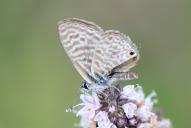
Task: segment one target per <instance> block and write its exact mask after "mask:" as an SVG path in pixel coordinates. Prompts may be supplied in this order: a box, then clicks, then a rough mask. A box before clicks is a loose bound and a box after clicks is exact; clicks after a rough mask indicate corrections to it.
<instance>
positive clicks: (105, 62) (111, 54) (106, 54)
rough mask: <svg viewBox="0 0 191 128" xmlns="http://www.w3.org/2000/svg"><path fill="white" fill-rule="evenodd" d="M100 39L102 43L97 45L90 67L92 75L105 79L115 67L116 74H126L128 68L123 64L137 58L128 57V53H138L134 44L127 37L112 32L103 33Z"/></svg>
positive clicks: (117, 32)
mask: <svg viewBox="0 0 191 128" xmlns="http://www.w3.org/2000/svg"><path fill="white" fill-rule="evenodd" d="M102 38H103V42H102V43H99V44H98V46H97V47H96V50H95V54H94V59H93V63H92V67H91V69H92V73H93V75H94V76H101V77H106V76H108V75H109V74H110V73H112V71H114V70H115V69H116V68H117V67H118V68H117V69H118V70H117V71H116V72H127V71H128V70H129V68H130V67H127V66H128V65H125V63H126V62H127V61H128V60H131V58H133V57H134V56H137V55H136V54H134V55H130V52H134V53H137V52H138V51H137V49H136V46H135V45H134V43H132V41H131V39H130V38H129V37H128V36H125V35H124V34H122V33H120V32H119V31H113V30H108V31H106V32H104V34H103V35H102ZM123 64H124V66H123ZM124 67H125V68H124Z"/></svg>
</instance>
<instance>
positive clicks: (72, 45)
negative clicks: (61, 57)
mask: <svg viewBox="0 0 191 128" xmlns="http://www.w3.org/2000/svg"><path fill="white" fill-rule="evenodd" d="M58 31H59V38H60V42H61V44H62V46H63V48H64V49H65V52H66V53H67V55H68V56H69V58H70V60H71V62H72V63H73V65H74V67H75V68H76V70H77V71H78V72H79V74H80V75H81V76H82V77H83V79H84V80H85V82H83V87H85V88H89V87H91V85H96V86H101V87H103V86H109V85H112V83H114V82H115V81H120V80H131V79H135V78H137V77H138V76H137V74H136V73H134V72H132V71H130V69H131V68H132V67H134V66H135V65H136V64H137V61H138V60H139V51H138V49H137V46H136V45H135V44H134V43H133V42H132V41H131V39H130V37H128V36H126V35H124V34H123V33H121V32H119V31H117V30H107V31H104V30H103V29H102V28H101V27H100V26H98V25H96V24H95V23H93V22H90V21H86V20H82V19H77V18H68V19H64V20H61V21H59V22H58Z"/></svg>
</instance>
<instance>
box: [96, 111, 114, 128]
mask: <svg viewBox="0 0 191 128" xmlns="http://www.w3.org/2000/svg"><path fill="white" fill-rule="evenodd" d="M94 121H96V122H97V123H98V128H116V126H115V125H114V124H113V123H111V122H110V120H109V119H108V116H107V112H104V111H100V112H99V113H97V114H96V116H95V119H94Z"/></svg>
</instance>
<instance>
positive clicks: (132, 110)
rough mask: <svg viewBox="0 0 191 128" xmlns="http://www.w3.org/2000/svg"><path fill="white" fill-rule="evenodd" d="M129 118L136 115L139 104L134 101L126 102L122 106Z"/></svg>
mask: <svg viewBox="0 0 191 128" xmlns="http://www.w3.org/2000/svg"><path fill="white" fill-rule="evenodd" d="M122 108H123V110H124V112H125V114H126V116H127V118H133V117H134V116H135V115H136V110H137V106H136V104H134V103H126V104H124V105H123V106H122Z"/></svg>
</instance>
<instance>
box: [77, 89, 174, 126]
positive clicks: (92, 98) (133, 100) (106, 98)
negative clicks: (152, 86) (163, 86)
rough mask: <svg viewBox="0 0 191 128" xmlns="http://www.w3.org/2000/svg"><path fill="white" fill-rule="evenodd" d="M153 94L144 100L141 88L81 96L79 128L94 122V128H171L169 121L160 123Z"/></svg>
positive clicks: (92, 92)
mask: <svg viewBox="0 0 191 128" xmlns="http://www.w3.org/2000/svg"><path fill="white" fill-rule="evenodd" d="M155 96H156V93H155V92H154V91H152V92H151V93H150V94H149V95H148V96H146V97H145V95H144V92H143V89H142V87H141V86H134V85H127V86H125V87H124V88H121V87H120V86H119V85H116V86H108V87H106V88H105V89H103V90H99V91H95V90H90V91H89V92H88V93H82V94H81V95H80V99H81V101H82V103H81V104H79V105H77V106H81V105H82V106H83V107H81V109H80V110H79V111H77V112H76V115H77V116H79V117H80V118H81V120H80V124H79V126H80V127H83V128H88V127H89V126H90V124H92V122H94V121H95V122H96V125H97V128H172V126H171V123H170V121H169V120H168V119H162V118H161V117H159V114H157V113H155V112H156V111H155V110H154V108H153V105H154V104H155V103H157V100H156V99H153V97H155Z"/></svg>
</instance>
